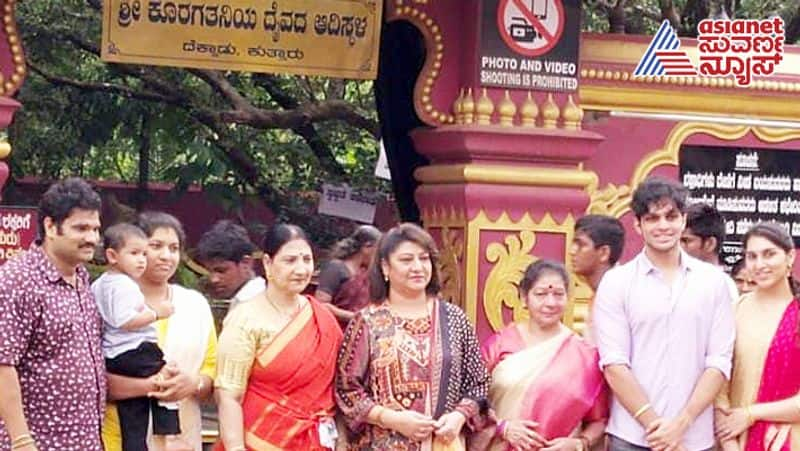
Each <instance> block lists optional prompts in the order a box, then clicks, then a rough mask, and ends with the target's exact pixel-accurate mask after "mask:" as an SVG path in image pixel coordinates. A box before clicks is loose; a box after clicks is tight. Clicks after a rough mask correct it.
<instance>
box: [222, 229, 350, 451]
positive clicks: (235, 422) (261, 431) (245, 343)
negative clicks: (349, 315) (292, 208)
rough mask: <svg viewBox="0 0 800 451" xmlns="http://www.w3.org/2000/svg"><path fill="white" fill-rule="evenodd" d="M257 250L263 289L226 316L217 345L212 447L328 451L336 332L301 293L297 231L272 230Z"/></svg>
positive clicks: (332, 435)
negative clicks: (216, 427) (216, 437)
mask: <svg viewBox="0 0 800 451" xmlns="http://www.w3.org/2000/svg"><path fill="white" fill-rule="evenodd" d="M263 250H264V270H265V273H266V275H267V280H268V284H267V289H266V290H265V291H263V292H262V293H261V294H259V295H257V296H256V297H255V298H253V299H251V300H249V301H247V302H243V303H242V304H241V305H239V306H238V307H237V308H236V309H234V310H232V311H231V312H230V314H229V315H228V317H227V318H226V319H225V323H224V325H223V329H222V334H221V335H220V339H219V347H218V365H217V369H218V371H217V379H216V388H217V392H216V393H217V395H216V396H217V404H218V407H219V420H220V434H221V443H218V444H217V448H216V449H217V450H223V449H224V450H227V451H243V450H256V451H259V450H279V449H312V450H323V449H332V448H334V447H335V443H336V426H335V424H334V422H333V414H334V401H333V375H334V369H335V364H336V356H337V353H338V351H339V345H340V343H341V341H342V331H341V329H340V328H339V325H338V324H337V322H336V318H335V317H334V316H333V314H332V313H331V312H330V311H329V310H328V309H327V308H325V307H324V306H323V305H321V304H320V303H319V302H317V301H316V300H314V299H313V298H312V297H310V296H303V295H302V294H301V293H302V292H303V290H305V288H306V286H307V285H308V283H309V281H310V279H311V273H312V272H313V270H314V260H313V257H312V254H311V247H310V246H309V242H308V239H307V238H306V235H305V233H304V232H303V230H302V229H300V228H299V227H297V226H293V225H286V224H277V225H275V226H273V227H272V229H270V231H269V232H267V235H266V236H265V238H264V243H263Z"/></svg>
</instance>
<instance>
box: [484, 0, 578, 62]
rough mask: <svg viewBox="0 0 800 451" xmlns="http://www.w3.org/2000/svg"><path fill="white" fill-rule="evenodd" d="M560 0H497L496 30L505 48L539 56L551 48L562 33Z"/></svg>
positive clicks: (562, 10) (562, 7) (564, 19)
mask: <svg viewBox="0 0 800 451" xmlns="http://www.w3.org/2000/svg"><path fill="white" fill-rule="evenodd" d="M565 21H566V17H565V15H564V6H563V5H562V4H561V0H500V2H499V4H498V6H497V30H498V32H499V33H500V37H501V38H503V41H504V42H505V43H506V45H508V47H509V48H510V49H511V50H513V51H514V52H516V53H519V54H522V55H525V56H540V55H543V54H545V53H547V52H548V51H550V49H552V48H553V47H554V46H555V45H556V44H557V43H558V41H559V39H561V34H562V33H563V32H564V23H565Z"/></svg>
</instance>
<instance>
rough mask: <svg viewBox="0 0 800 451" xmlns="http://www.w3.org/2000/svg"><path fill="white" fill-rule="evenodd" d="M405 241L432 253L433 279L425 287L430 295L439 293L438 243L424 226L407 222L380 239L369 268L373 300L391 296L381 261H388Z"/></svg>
mask: <svg viewBox="0 0 800 451" xmlns="http://www.w3.org/2000/svg"><path fill="white" fill-rule="evenodd" d="M405 242H411V243H414V244H417V245H419V246H420V247H422V248H423V249H425V251H426V252H427V253H428V254H429V255H430V257H431V281H430V282H428V286H427V287H425V293H427V294H428V295H437V294H439V270H438V268H437V266H438V265H437V264H436V259H437V257H438V255H439V251H438V250H437V249H436V243H435V242H434V241H433V238H432V237H431V236H430V234H429V233H428V232H426V231H425V230H424V229H423V228H422V227H420V226H418V225H416V224H412V223H410V222H405V223H403V224H400V225H398V226H395V227H392V228H391V229H390V230H389V231H388V232H386V233H385V234H384V235H383V236H382V237H381V239H380V240H379V241H378V248H377V249H376V250H375V257H374V258H373V260H372V265H371V267H370V269H369V298H370V300H371V301H372V302H374V303H381V302H383V301H384V300H385V299H386V298H387V297H388V296H389V282H387V281H386V280H385V279H384V274H383V268H382V267H381V263H382V262H384V261H385V262H388V261H389V256H390V255H392V253H394V251H395V250H397V248H398V247H399V246H400V245H401V244H402V243H405Z"/></svg>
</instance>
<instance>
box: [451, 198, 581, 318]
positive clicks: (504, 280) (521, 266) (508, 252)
mask: <svg viewBox="0 0 800 451" xmlns="http://www.w3.org/2000/svg"><path fill="white" fill-rule="evenodd" d="M574 228H575V219H574V218H573V216H572V215H569V214H568V215H567V216H566V217H565V218H564V219H563V221H562V222H556V220H555V219H553V217H552V216H551V215H550V214H549V213H547V214H545V215H544V216H543V217H542V218H541V219H539V220H538V221H535V220H534V219H533V218H531V216H530V214H529V213H525V214H523V215H522V217H520V218H519V219H518V220H512V219H511V218H510V217H509V215H508V213H506V212H503V213H502V214H500V216H499V217H497V218H490V217H489V216H488V215H487V214H486V212H485V211H484V210H480V211H479V212H478V214H477V215H476V216H475V217H474V218H473V219H471V220H470V221H469V224H468V226H467V237H466V239H467V243H468V245H467V246H466V251H467V256H466V260H465V266H466V278H465V289H464V296H465V297H464V311H465V312H466V313H467V316H468V317H469V318H470V319H471V320H472V321H473V322H474V321H475V320H476V318H477V316H478V309H479V308H480V309H483V310H484V312H485V313H486V318H487V320H488V321H489V323H490V324H491V326H492V328H493V330H499V329H500V328H502V327H503V325H504V324H503V320H502V318H503V308H505V307H509V308H511V309H512V312H513V319H514V321H519V320H522V319H525V318H527V312H525V311H523V310H520V308H522V309H524V308H525V307H524V304H523V303H522V302H521V301H520V300H519V294H518V293H517V284H518V283H519V281H520V279H521V278H522V271H524V270H525V268H526V267H527V266H528V265H529V264H531V263H532V262H534V261H536V259H537V257H536V256H534V255H531V251H532V250H534V248H535V245H536V239H535V238H536V234H537V233H552V234H559V235H563V237H564V241H563V242H564V251H563V252H564V255H567V250H568V247H569V245H570V243H571V242H572V237H573V235H574ZM495 231H500V232H507V233H508V234H509V235H508V236H507V237H506V240H505V244H503V243H490V244H489V245H488V247H487V248H486V255H485V256H483V255H479V248H480V242H481V235H482V233H483V232H495ZM528 234H530V235H528ZM509 240H512V241H511V244H509ZM490 249H491V255H490ZM512 256H513V257H512ZM484 257H485V259H486V260H484ZM493 259H494V261H493ZM509 259H511V260H509ZM483 261H488V262H490V263H495V264H494V266H493V267H492V268H491V269H490V270H489V272H488V275H487V276H486V279H485V283H484V286H483V293H482V294H479V291H478V286H479V283H478V282H479V277H480V274H481V271H480V268H481V262H483ZM503 268H505V269H503ZM513 268H516V270H517V271H518V272H517V273H514V272H513V270H512V269H513ZM567 270H568V271H569V272H570V277H571V278H572V280H573V285H574V281H575V278H574V277H575V276H574V274H572V268H571V266H570V263H569V261H568V262H567ZM586 298H588V296H585V290H577V291H574V292H572V293H571V296H570V302H569V304H568V305H567V308H566V311H565V313H564V324H566V325H567V326H569V327H576V328H577V329H580V325H577V324H574V318H575V315H574V313H573V311H574V310H575V309H576V308H578V309H580V308H581V307H580V306H578V304H581V303H583V304H585V303H586V302H587V299H586ZM583 316H585V315H579V316H578V317H579V318H581V317H583Z"/></svg>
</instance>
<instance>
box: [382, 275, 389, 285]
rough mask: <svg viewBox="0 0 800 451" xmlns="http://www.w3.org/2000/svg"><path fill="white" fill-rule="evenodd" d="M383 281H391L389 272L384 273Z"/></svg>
mask: <svg viewBox="0 0 800 451" xmlns="http://www.w3.org/2000/svg"><path fill="white" fill-rule="evenodd" d="M383 281H384V282H386V283H389V276H388V275H387V274H384V275H383Z"/></svg>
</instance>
